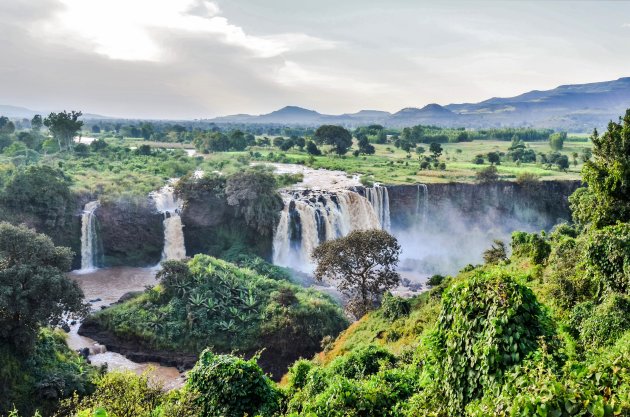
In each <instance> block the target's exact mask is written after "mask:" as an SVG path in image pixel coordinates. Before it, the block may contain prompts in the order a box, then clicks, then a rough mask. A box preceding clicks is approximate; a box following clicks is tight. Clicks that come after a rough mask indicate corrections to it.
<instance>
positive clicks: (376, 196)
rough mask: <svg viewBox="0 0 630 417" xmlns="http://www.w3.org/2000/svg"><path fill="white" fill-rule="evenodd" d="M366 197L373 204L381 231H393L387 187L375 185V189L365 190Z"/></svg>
mask: <svg viewBox="0 0 630 417" xmlns="http://www.w3.org/2000/svg"><path fill="white" fill-rule="evenodd" d="M365 197H366V198H367V199H368V201H369V202H370V204H372V207H373V208H374V211H375V212H376V217H377V218H378V221H379V223H380V225H381V229H383V230H387V231H389V230H390V229H391V219H390V215H389V193H388V192H387V187H383V186H382V185H380V184H376V183H375V184H374V186H373V187H371V188H366V189H365Z"/></svg>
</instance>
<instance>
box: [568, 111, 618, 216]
mask: <svg viewBox="0 0 630 417" xmlns="http://www.w3.org/2000/svg"><path fill="white" fill-rule="evenodd" d="M591 140H592V141H593V152H592V153H593V159H592V160H588V161H586V163H585V164H584V169H583V170H582V176H583V178H584V181H585V182H586V184H587V185H588V187H587V188H585V189H584V190H583V191H582V192H580V193H576V194H575V195H573V196H572V198H571V204H572V209H573V217H574V219H575V220H576V221H577V222H578V223H580V224H582V225H586V224H592V225H593V226H595V227H598V228H599V227H603V226H607V225H612V224H615V223H616V222H617V221H621V222H628V221H630V109H628V110H627V111H626V114H625V116H624V117H623V119H622V120H620V122H619V123H614V122H611V123H610V124H609V125H608V130H607V131H606V132H605V133H604V134H603V135H601V136H599V135H598V134H597V131H595V132H594V133H593V136H592V137H591Z"/></svg>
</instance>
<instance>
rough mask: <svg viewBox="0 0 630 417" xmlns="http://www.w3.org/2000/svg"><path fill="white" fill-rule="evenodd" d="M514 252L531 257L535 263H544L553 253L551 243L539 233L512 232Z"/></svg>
mask: <svg viewBox="0 0 630 417" xmlns="http://www.w3.org/2000/svg"><path fill="white" fill-rule="evenodd" d="M511 246H512V254H513V255H515V256H517V257H524V258H529V259H530V260H531V261H532V262H533V263H534V264H536V265H542V264H543V263H544V262H545V261H546V260H547V258H548V257H549V254H550V253H551V245H550V244H549V243H548V242H547V241H546V240H545V238H544V237H543V236H541V235H539V234H538V233H527V232H514V233H512V244H511Z"/></svg>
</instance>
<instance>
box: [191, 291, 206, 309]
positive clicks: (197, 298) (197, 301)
mask: <svg viewBox="0 0 630 417" xmlns="http://www.w3.org/2000/svg"><path fill="white" fill-rule="evenodd" d="M188 301H190V304H191V305H192V306H193V307H201V306H202V305H204V304H205V302H206V300H204V298H203V295H201V294H199V293H195V294H191V295H190V297H188Z"/></svg>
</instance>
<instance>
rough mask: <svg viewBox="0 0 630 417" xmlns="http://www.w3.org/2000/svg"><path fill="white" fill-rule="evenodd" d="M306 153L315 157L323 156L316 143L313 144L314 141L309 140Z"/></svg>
mask: <svg viewBox="0 0 630 417" xmlns="http://www.w3.org/2000/svg"><path fill="white" fill-rule="evenodd" d="M306 152H307V153H308V154H309V155H315V156H319V155H321V154H322V151H321V150H320V149H319V148H318V147H317V145H316V144H315V142H313V141H312V140H309V141H308V142H306Z"/></svg>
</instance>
